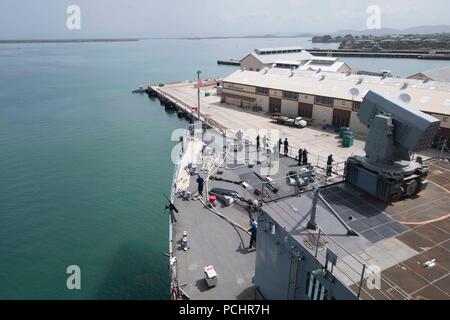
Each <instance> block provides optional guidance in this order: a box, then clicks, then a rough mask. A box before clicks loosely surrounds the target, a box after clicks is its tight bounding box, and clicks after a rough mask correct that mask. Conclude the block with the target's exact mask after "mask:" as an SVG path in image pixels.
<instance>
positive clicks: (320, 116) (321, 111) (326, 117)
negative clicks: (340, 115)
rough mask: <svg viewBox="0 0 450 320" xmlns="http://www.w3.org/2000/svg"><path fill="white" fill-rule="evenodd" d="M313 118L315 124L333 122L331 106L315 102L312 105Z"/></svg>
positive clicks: (321, 124)
mask: <svg viewBox="0 0 450 320" xmlns="http://www.w3.org/2000/svg"><path fill="white" fill-rule="evenodd" d="M313 119H314V123H315V124H316V125H320V126H323V125H324V124H331V123H332V122H333V108H332V107H326V106H321V105H317V104H315V105H314V107H313Z"/></svg>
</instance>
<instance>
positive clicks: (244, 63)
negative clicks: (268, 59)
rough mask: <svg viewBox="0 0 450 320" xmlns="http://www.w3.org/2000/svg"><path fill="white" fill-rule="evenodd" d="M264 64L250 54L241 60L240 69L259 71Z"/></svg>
mask: <svg viewBox="0 0 450 320" xmlns="http://www.w3.org/2000/svg"><path fill="white" fill-rule="evenodd" d="M264 67H265V65H264V64H263V63H262V62H261V61H259V60H258V59H256V58H255V57H254V56H252V55H248V56H246V57H245V58H244V59H242V60H241V69H242V70H244V69H245V70H248V71H259V70H261V69H263V68H264Z"/></svg>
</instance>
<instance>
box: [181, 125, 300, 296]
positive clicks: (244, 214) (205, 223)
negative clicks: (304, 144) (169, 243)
mask: <svg viewBox="0 0 450 320" xmlns="http://www.w3.org/2000/svg"><path fill="white" fill-rule="evenodd" d="M213 137H214V139H215V140H214V139H213ZM220 139H222V136H221V135H220V134H219V133H217V132H216V131H214V130H212V131H208V133H207V134H206V135H205V136H204V141H205V142H206V145H207V148H208V149H209V150H212V149H214V148H216V153H217V152H218V149H221V148H220V147H218V146H219V145H220V143H217V142H218V141H219V140H220ZM187 143H192V144H197V143H198V140H197V142H191V141H189V139H188V141H187ZM218 153H221V152H218ZM200 158H201V156H200ZM236 158H237V160H236ZM258 159H259V161H260V162H261V164H257V161H258ZM271 159H274V158H273V157H272V158H271ZM222 160H223V158H222ZM188 162H189V161H186V160H185V159H183V160H182V164H181V165H180V169H179V170H180V174H179V176H182V177H186V176H188V177H189V179H190V181H189V187H188V189H187V190H188V191H190V192H191V193H192V194H193V196H194V197H193V199H192V200H190V201H186V200H184V199H183V198H182V197H181V196H180V194H177V195H176V196H175V202H174V204H175V206H176V207H177V209H178V210H179V213H178V214H176V215H175V217H176V219H177V222H175V223H174V224H173V235H174V239H173V243H174V248H173V251H174V255H175V256H176V258H177V266H178V283H179V285H180V286H181V288H182V289H183V291H184V292H185V293H187V295H188V296H189V297H190V298H191V299H239V300H241V299H255V298H256V292H255V290H254V283H253V278H254V274H255V256H256V254H255V249H254V248H253V249H249V241H250V235H249V234H248V233H247V232H245V231H244V230H242V229H248V228H249V227H250V219H251V218H252V217H254V218H256V216H254V214H250V213H249V212H248V211H247V203H245V202H243V201H237V202H236V203H234V204H233V205H231V206H229V207H224V206H223V205H222V204H220V203H219V204H218V205H217V207H216V209H217V210H218V211H219V212H220V213H221V214H223V215H224V216H226V217H227V218H228V219H231V221H232V222H234V223H235V224H237V225H239V226H241V227H242V228H239V227H236V226H234V225H232V224H231V223H230V222H228V221H226V220H225V219H223V218H222V217H220V216H218V215H216V214H215V213H213V212H211V211H210V210H209V209H208V208H206V207H205V206H204V205H203V204H202V202H200V200H198V199H197V197H196V195H197V182H196V179H197V176H189V175H187V174H186V172H187V168H186V165H187V163H188ZM209 162H210V157H208V156H205V157H203V164H197V171H198V172H199V173H200V174H201V175H202V176H203V177H205V178H206V177H207V176H208V172H204V171H201V168H202V166H203V165H204V164H205V163H206V164H208V163H209ZM249 163H250V164H253V167H251V168H250V167H249V165H248V164H249ZM268 163H269V158H268V157H267V154H266V151H262V150H261V151H260V152H259V153H258V152H257V151H256V146H252V145H251V146H248V153H247V155H246V156H241V155H240V154H239V155H237V156H236V155H235V153H234V152H230V153H229V154H228V156H227V159H226V161H225V162H224V163H223V165H222V166H221V167H220V168H219V169H218V171H217V172H216V173H214V174H212V179H210V180H209V183H208V187H209V190H211V189H212V188H223V189H230V190H234V191H236V192H238V193H239V195H240V197H242V198H243V199H245V200H260V199H261V197H260V196H257V195H255V193H254V190H255V189H258V190H262V189H263V181H262V180H261V179H260V178H259V177H258V176H257V175H256V174H254V172H256V173H257V174H258V175H260V176H261V177H266V176H268V175H270V177H271V178H272V179H274V180H275V182H274V183H273V185H274V186H276V187H277V188H278V189H279V191H278V192H277V193H274V192H272V191H270V190H267V188H266V192H267V195H266V197H264V200H265V201H270V200H271V199H274V198H280V197H285V196H289V195H292V194H294V193H295V192H296V189H295V187H291V186H289V185H288V184H287V182H286V176H287V174H288V172H290V171H296V170H299V169H300V168H301V167H299V166H298V163H297V161H296V160H295V159H292V158H288V157H283V156H281V157H279V162H277V165H275V163H274V162H273V161H272V167H271V168H268V167H267V165H268ZM278 164H279V165H278ZM278 166H279V168H277V167H278ZM267 170H269V171H267ZM183 171H184V172H183ZM220 171H222V172H220ZM214 178H219V179H221V180H227V181H228V182H224V181H217V180H214ZM242 181H245V182H246V183H248V184H249V187H248V188H247V189H245V188H244V187H243V186H242V185H240V184H238V182H242ZM232 182H235V183H232ZM183 185H186V183H185V181H184V182H183ZM177 190H178V192H180V191H182V189H180V188H178V189H177ZM206 197H207V189H206V187H205V191H204V198H203V200H204V201H206ZM184 231H187V233H188V246H189V250H187V251H184V250H183V249H182V247H181V239H182V235H183V232H184ZM209 265H212V266H214V268H215V270H216V272H217V274H218V285H217V287H214V288H212V289H209V288H208V287H207V285H206V282H205V275H204V268H205V267H207V266H209Z"/></svg>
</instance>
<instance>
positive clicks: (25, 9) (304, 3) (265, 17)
mask: <svg viewBox="0 0 450 320" xmlns="http://www.w3.org/2000/svg"><path fill="white" fill-rule="evenodd" d="M72 4H75V5H78V6H79V7H80V8H81V30H68V29H67V28H66V20H67V17H68V15H67V13H66V9H67V7H68V6H69V5H72ZM370 5H378V6H379V7H380V8H381V10H382V16H381V17H382V20H381V23H382V27H387V28H408V27H411V26H417V25H434V24H450V18H449V12H450V2H449V1H448V0H369V1H368V0H221V1H213V0H159V1H155V0H70V1H69V0H0V39H16V38H27V39H29V38H30V39H32V38H61V37H71V38H76V37H160V36H169V37H174V36H175V37H177V36H228V35H231V36H234V35H255V34H256V35H261V34H269V33H270V34H295V33H302V32H321V33H322V32H334V31H338V30H341V29H357V30H364V29H366V21H367V18H368V14H367V13H366V10H367V8H368V6H370Z"/></svg>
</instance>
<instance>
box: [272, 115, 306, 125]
mask: <svg viewBox="0 0 450 320" xmlns="http://www.w3.org/2000/svg"><path fill="white" fill-rule="evenodd" d="M272 120H274V121H276V122H277V123H278V124H284V125H288V126H293V127H297V128H305V127H306V126H307V125H308V122H306V120H305V119H303V118H302V117H297V118H293V117H287V116H283V115H281V114H279V113H274V114H273V116H272Z"/></svg>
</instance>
